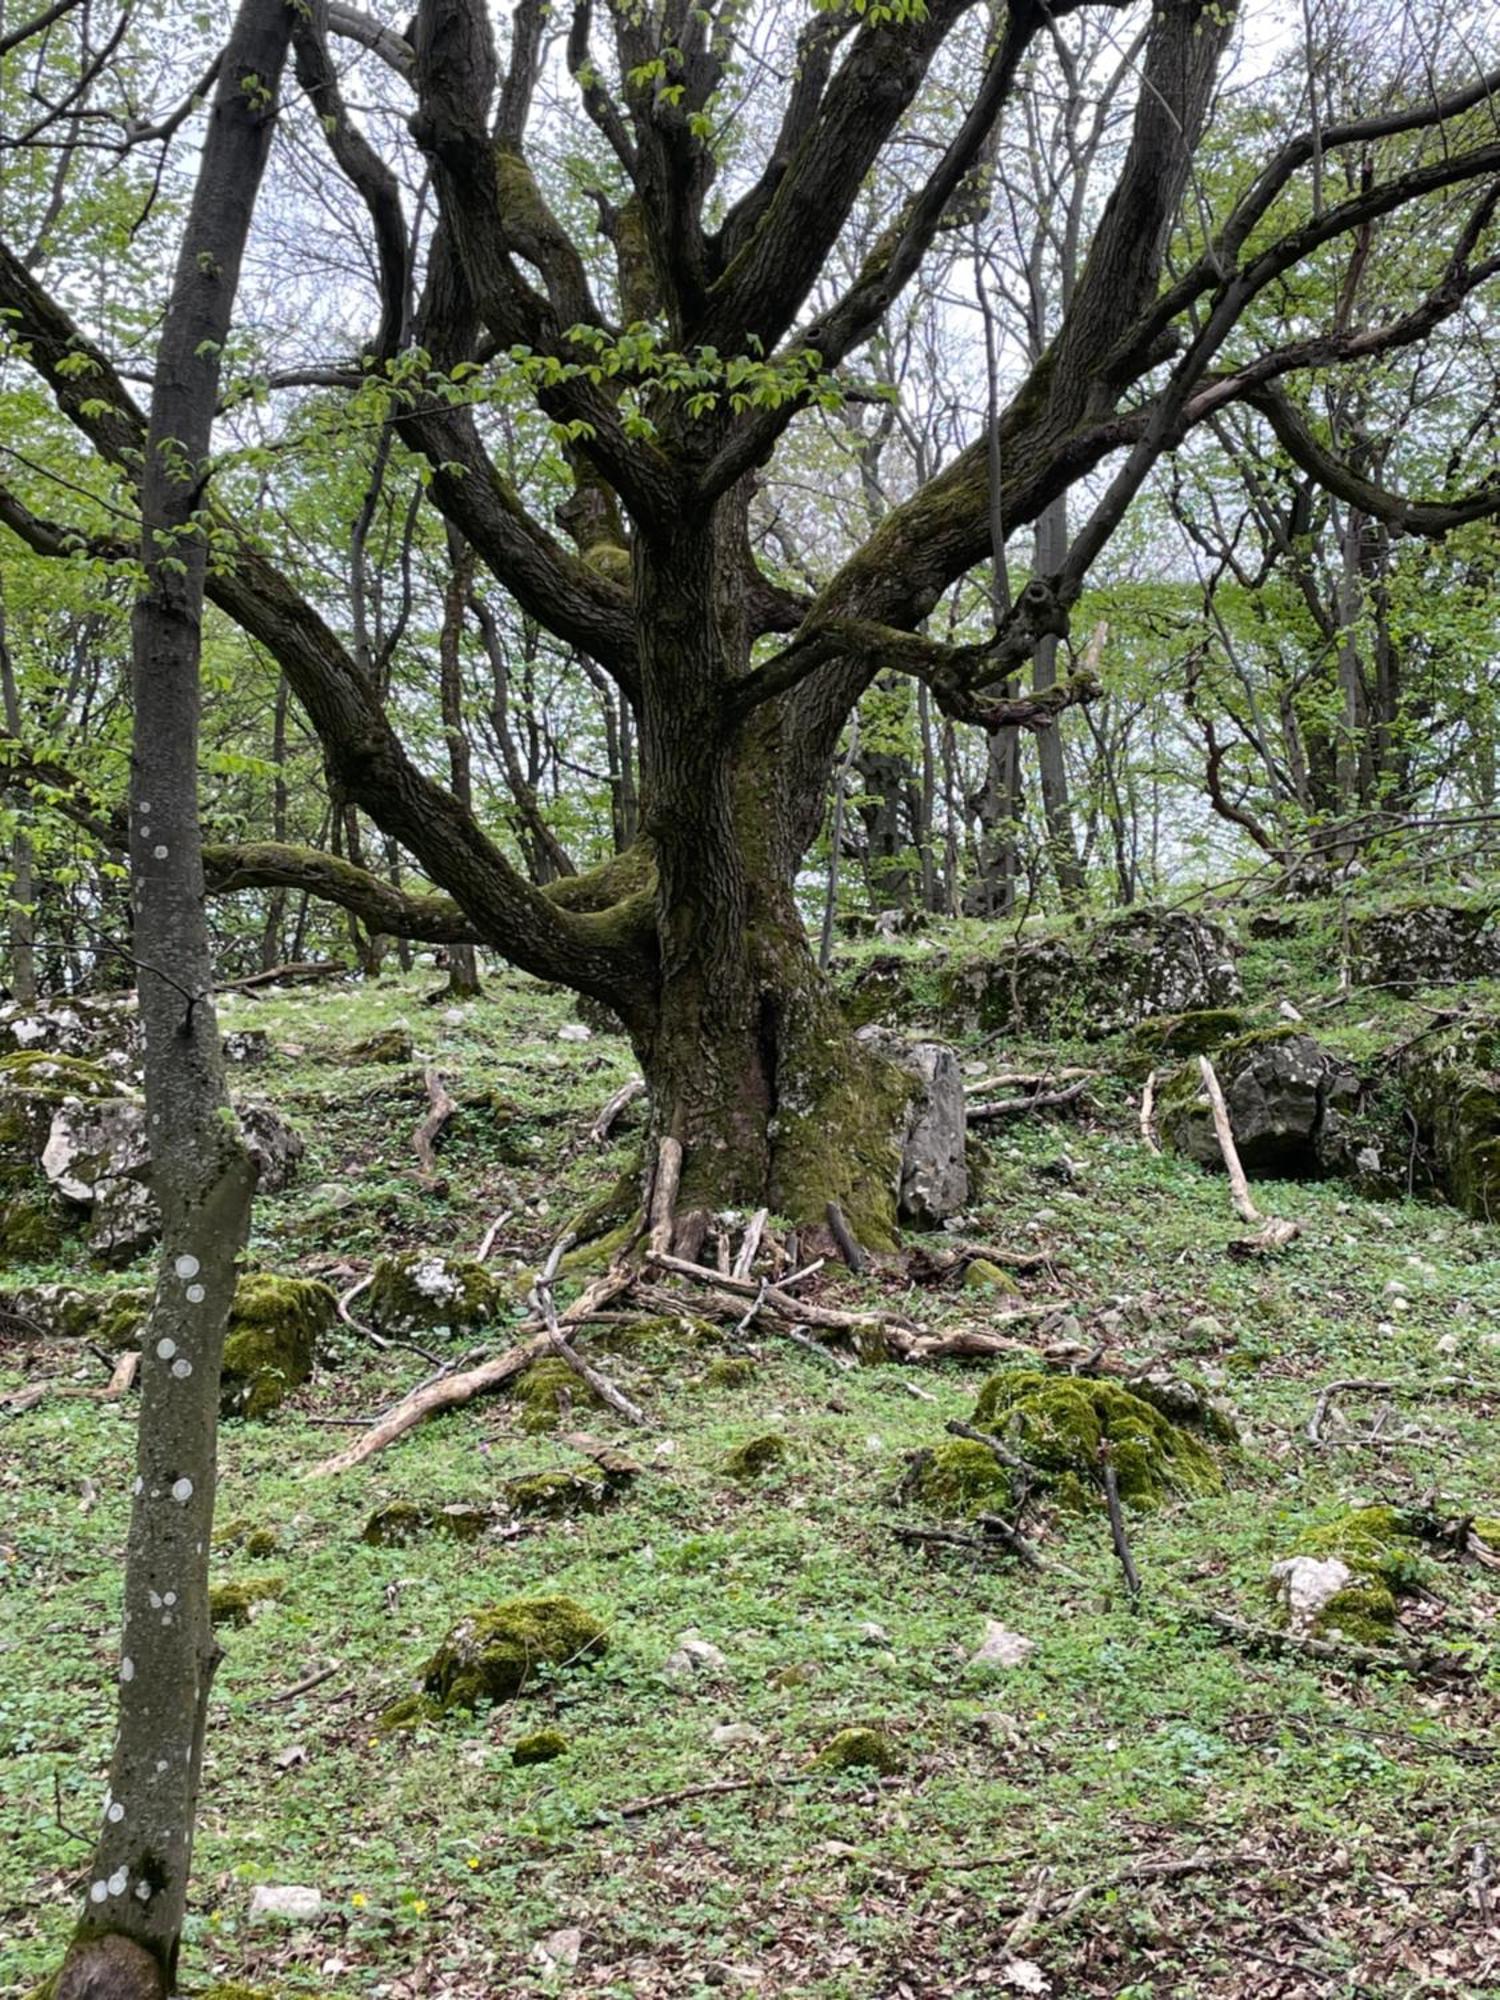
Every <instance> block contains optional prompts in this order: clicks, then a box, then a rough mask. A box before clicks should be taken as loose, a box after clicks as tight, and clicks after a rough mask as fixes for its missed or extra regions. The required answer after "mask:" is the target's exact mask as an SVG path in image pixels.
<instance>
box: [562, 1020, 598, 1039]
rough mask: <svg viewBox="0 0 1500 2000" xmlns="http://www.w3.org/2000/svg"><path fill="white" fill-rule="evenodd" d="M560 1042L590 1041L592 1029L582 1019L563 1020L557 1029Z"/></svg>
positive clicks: (592, 1036) (592, 1033)
mask: <svg viewBox="0 0 1500 2000" xmlns="http://www.w3.org/2000/svg"><path fill="white" fill-rule="evenodd" d="M557 1039H558V1040H559V1041H560V1042H591V1041H592V1040H593V1039H594V1031H593V1029H592V1028H590V1027H589V1026H587V1025H586V1023H584V1022H583V1021H564V1022H563V1024H562V1026H561V1027H560V1028H559V1029H558V1031H557Z"/></svg>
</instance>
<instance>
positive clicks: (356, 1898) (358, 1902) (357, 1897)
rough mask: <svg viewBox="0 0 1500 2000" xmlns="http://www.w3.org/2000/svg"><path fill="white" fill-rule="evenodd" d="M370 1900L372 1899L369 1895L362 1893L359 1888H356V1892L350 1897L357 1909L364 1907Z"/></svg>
mask: <svg viewBox="0 0 1500 2000" xmlns="http://www.w3.org/2000/svg"><path fill="white" fill-rule="evenodd" d="M369 1900H370V1899H369V1897H368V1896H365V1895H361V1893H360V1891H359V1890H358V1889H356V1890H355V1892H354V1894H353V1895H352V1896H351V1897H350V1898H349V1901H350V1902H351V1903H352V1904H353V1905H354V1907H355V1909H356V1910H362V1909H364V1907H365V1905H366V1904H367V1903H368V1902H369Z"/></svg>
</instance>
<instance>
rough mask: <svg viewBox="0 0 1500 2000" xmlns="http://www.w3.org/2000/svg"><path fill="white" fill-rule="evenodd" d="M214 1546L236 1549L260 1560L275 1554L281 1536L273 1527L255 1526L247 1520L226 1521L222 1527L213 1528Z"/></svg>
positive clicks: (279, 1545) (279, 1544)
mask: <svg viewBox="0 0 1500 2000" xmlns="http://www.w3.org/2000/svg"><path fill="white" fill-rule="evenodd" d="M214 1547H215V1548H216V1549H238V1550H239V1551H240V1553H241V1554H242V1555H247V1556H251V1557H254V1558H255V1560H256V1561H261V1560H263V1559H264V1558H265V1557H266V1556H274V1555H275V1554H276V1552H277V1550H278V1549H279V1548H280V1547H281V1536H280V1535H279V1534H278V1533H277V1531H276V1529H275V1528H257V1527H255V1526H254V1525H253V1524H252V1523H251V1522H249V1521H226V1522H225V1523H224V1525H223V1527H222V1528H216V1529H215V1530H214Z"/></svg>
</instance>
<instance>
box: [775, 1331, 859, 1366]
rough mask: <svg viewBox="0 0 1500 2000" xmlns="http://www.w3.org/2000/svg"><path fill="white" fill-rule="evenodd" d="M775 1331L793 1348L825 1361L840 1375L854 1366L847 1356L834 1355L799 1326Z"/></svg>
mask: <svg viewBox="0 0 1500 2000" xmlns="http://www.w3.org/2000/svg"><path fill="white" fill-rule="evenodd" d="M777 1331H778V1332H779V1333H780V1334H781V1335H782V1336H783V1338H784V1339H787V1340H789V1341H791V1342H792V1344H793V1346H795V1347H801V1348H805V1349H806V1351H807V1352H808V1353H809V1354H816V1355H817V1357H818V1359H819V1360H820V1361H826V1362H827V1363H828V1365H829V1367H830V1368H837V1369H838V1370H839V1372H840V1374H844V1375H847V1374H848V1373H849V1371H850V1370H851V1369H852V1368H853V1367H854V1366H855V1365H856V1364H855V1363H854V1361H853V1360H852V1359H851V1358H850V1356H849V1355H847V1354H837V1353H835V1352H834V1350H833V1349H832V1348H831V1347H825V1346H824V1345H823V1343H822V1341H821V1340H814V1339H813V1337H812V1335H811V1334H810V1333H807V1332H806V1331H805V1330H804V1329H803V1328H802V1327H800V1326H783V1327H779V1328H778V1329H777Z"/></svg>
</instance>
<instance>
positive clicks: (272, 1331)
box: [219, 1271, 338, 1420]
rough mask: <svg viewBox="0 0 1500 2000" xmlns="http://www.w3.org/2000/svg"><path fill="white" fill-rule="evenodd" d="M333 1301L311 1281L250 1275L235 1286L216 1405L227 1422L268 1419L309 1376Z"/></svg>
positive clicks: (331, 1318) (331, 1315) (332, 1311)
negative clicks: (230, 1418) (227, 1419)
mask: <svg viewBox="0 0 1500 2000" xmlns="http://www.w3.org/2000/svg"><path fill="white" fill-rule="evenodd" d="M337 1317H338V1301H337V1300H336V1299H335V1297H334V1295H333V1293H332V1292H331V1291H330V1290H329V1288H328V1287H327V1285H323V1284H319V1283H318V1282H317V1281H316V1279H312V1278H282V1277H278V1276H276V1275H275V1273H273V1272H271V1271H251V1272H249V1273H247V1275H246V1276H245V1277H243V1278H241V1279H240V1281H239V1283H238V1285H237V1286H236V1287H235V1293H234V1306H233V1309H232V1310H231V1312H230V1315H229V1331H228V1335H227V1337H226V1339H225V1342H224V1374H223V1381H222V1387H221V1391H220V1399H219V1406H220V1409H221V1410H222V1411H223V1413H224V1415H225V1416H226V1417H246V1418H250V1419H252V1420H258V1419H260V1418H262V1417H267V1416H269V1415H270V1413H271V1412H272V1411H273V1410H274V1409H276V1408H277V1407H278V1406H279V1405H280V1404H281V1403H282V1402H284V1401H285V1399H286V1397H287V1396H289V1395H290V1394H291V1392H292V1391H293V1390H294V1389H299V1388H301V1386H302V1384H303V1383H304V1382H305V1381H307V1379H308V1377H309V1376H310V1375H311V1374H312V1371H313V1361H314V1358H315V1355H316V1351H317V1344H318V1341H319V1339H320V1338H321V1337H322V1336H323V1335H324V1334H325V1333H326V1332H327V1331H328V1329H329V1328H330V1327H331V1326H332V1325H333V1323H334V1320H335V1319H336V1318H337Z"/></svg>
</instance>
